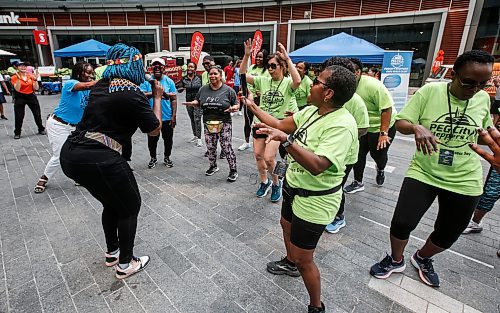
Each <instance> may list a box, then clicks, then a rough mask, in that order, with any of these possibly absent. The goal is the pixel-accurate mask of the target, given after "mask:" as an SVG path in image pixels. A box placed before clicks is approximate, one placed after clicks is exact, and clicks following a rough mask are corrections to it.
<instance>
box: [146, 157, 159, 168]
mask: <svg viewBox="0 0 500 313" xmlns="http://www.w3.org/2000/svg"><path fill="white" fill-rule="evenodd" d="M157 163H158V160H157V159H156V158H151V160H150V161H149V163H148V168H154V167H155V166H156V164H157Z"/></svg>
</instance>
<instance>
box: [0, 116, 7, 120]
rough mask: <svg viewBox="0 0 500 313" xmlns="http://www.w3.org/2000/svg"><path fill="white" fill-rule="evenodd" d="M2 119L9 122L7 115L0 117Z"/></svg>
mask: <svg viewBox="0 0 500 313" xmlns="http://www.w3.org/2000/svg"><path fill="white" fill-rule="evenodd" d="M0 118H1V119H2V120H8V118H6V117H5V115H1V116H0Z"/></svg>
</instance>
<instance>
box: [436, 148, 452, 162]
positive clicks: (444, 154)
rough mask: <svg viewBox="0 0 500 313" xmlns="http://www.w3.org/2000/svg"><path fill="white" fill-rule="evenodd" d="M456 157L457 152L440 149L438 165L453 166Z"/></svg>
mask: <svg viewBox="0 0 500 313" xmlns="http://www.w3.org/2000/svg"><path fill="white" fill-rule="evenodd" d="M454 155H455V152H454V151H453V150H446V149H439V160H438V164H442V165H447V166H452V165H453V156H454Z"/></svg>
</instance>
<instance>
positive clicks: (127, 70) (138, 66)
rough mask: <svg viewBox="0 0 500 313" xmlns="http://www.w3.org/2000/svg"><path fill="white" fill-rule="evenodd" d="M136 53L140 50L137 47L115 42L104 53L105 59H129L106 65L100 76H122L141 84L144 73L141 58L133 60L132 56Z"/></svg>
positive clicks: (107, 77) (109, 77)
mask: <svg viewBox="0 0 500 313" xmlns="http://www.w3.org/2000/svg"><path fill="white" fill-rule="evenodd" d="M138 54H139V55H140V52H139V50H137V48H135V47H132V46H130V47H129V46H127V45H125V44H123V43H117V44H116V45H114V46H112V47H111V48H109V50H108V53H106V59H107V60H116V59H122V58H128V59H129V60H128V62H127V63H122V64H112V65H108V67H107V68H106V70H105V71H104V73H102V77H103V78H105V79H109V80H111V79H113V78H124V79H127V80H129V81H131V82H133V83H134V84H136V85H140V84H142V83H143V82H144V76H145V75H146V72H145V71H144V65H143V63H142V58H139V59H138V60H135V61H134V59H133V57H134V56H135V55H138Z"/></svg>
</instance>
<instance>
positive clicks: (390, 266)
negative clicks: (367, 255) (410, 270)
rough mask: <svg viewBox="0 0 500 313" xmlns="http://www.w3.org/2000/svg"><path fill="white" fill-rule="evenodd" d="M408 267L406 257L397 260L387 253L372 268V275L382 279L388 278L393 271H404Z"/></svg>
mask: <svg viewBox="0 0 500 313" xmlns="http://www.w3.org/2000/svg"><path fill="white" fill-rule="evenodd" d="M405 269H406V263H405V259H404V257H403V260H401V262H399V263H398V262H395V261H394V260H393V259H392V257H391V256H390V255H387V256H386V257H385V258H383V259H382V261H380V262H379V263H376V264H374V265H373V266H372V267H371V268H370V275H372V276H373V277H376V278H380V279H386V278H387V277H389V276H391V274H392V273H402V272H403V271H404V270H405Z"/></svg>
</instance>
